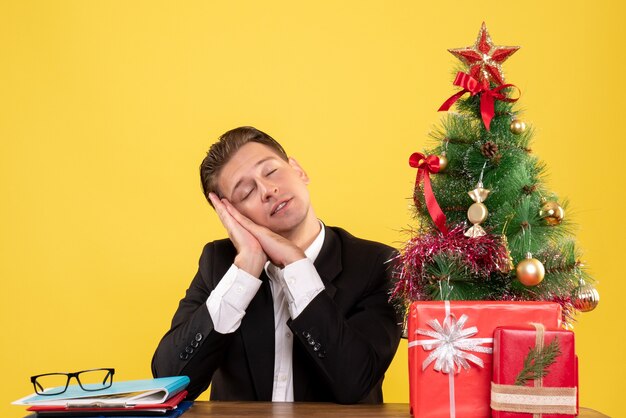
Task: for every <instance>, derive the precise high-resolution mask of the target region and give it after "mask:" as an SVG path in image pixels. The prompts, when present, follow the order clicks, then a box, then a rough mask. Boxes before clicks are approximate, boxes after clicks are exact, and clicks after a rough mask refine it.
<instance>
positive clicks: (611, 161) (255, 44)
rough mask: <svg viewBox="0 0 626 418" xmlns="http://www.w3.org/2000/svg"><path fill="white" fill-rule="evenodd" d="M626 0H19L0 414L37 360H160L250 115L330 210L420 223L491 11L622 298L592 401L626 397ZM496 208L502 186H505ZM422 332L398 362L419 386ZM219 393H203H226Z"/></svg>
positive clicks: (403, 396)
mask: <svg viewBox="0 0 626 418" xmlns="http://www.w3.org/2000/svg"><path fill="white" fill-rule="evenodd" d="M625 17H626V16H625V13H624V6H623V5H622V4H621V2H618V1H613V2H610V1H604V0H600V1H594V2H583V1H551V2H547V1H526V2H517V3H511V2H499V1H486V2H452V1H446V2H420V1H413V0H407V1H393V2H390V1H389V2H383V1H380V2H373V1H351V2H335V1H322V2H310V3H304V2H291V1H284V2H267V1H264V2H252V1H250V2H243V1H238V2H223V1H222V2H217V1H213V2H209V1H206V2H156V1H143V2H139V1H101V2H96V1H72V2H70V1H66V2H58V1H36V2H35V1H2V2H1V6H0V54H1V65H0V103H1V104H0V141H1V142H0V146H1V148H0V197H1V201H0V202H1V203H0V278H1V283H2V289H1V298H2V299H1V300H0V309H1V311H0V312H1V319H0V320H1V321H2V324H1V330H2V344H1V348H0V350H1V351H0V353H1V363H0V382H1V383H0V386H1V388H2V390H1V395H0V416H2V417H20V416H22V415H24V412H23V408H21V407H16V406H11V405H9V402H10V401H12V400H15V399H17V398H19V397H21V396H24V395H26V394H28V393H30V392H32V386H31V385H30V383H29V380H28V377H29V376H30V375H32V374H36V373H43V372H48V371H74V370H81V369H83V368H91V367H115V368H116V369H117V374H116V378H117V379H118V380H123V379H136V378H146V377H149V376H150V359H151V356H152V353H153V350H154V348H155V347H156V344H157V342H158V340H159V339H160V337H161V336H162V334H163V333H164V332H165V331H166V330H167V329H168V326H169V321H170V319H171V316H172V314H173V312H174V310H175V308H176V306H177V303H178V300H179V299H180V298H181V297H182V295H183V292H184V290H185V289H186V287H187V285H188V284H189V282H190V280H191V278H192V276H193V275H194V273H195V271H196V267H197V260H198V257H199V255H200V251H201V249H202V246H203V244H204V243H205V242H207V241H209V240H213V239H216V238H220V237H223V236H224V231H223V229H222V227H221V226H220V224H219V223H218V221H217V218H216V216H215V215H214V213H213V212H212V210H211V209H210V207H209V206H208V204H207V203H206V202H205V201H204V200H203V197H202V194H201V192H200V185H199V180H198V165H199V163H200V161H201V159H202V158H203V156H204V153H205V151H206V149H207V148H208V146H209V144H210V143H211V142H212V141H213V140H214V139H215V138H217V136H218V135H219V134H221V133H222V132H224V131H226V130H228V129H230V128H233V127H235V126H239V125H243V124H250V125H254V126H257V127H258V128H260V129H263V130H265V131H267V132H268V133H270V134H271V135H273V136H275V137H276V138H277V139H279V140H280V141H281V142H282V143H283V144H284V145H285V147H286V149H287V151H288V152H289V153H290V154H292V155H293V156H295V157H296V158H297V159H298V160H299V161H300V163H301V164H302V165H303V166H304V167H305V168H306V169H307V170H308V172H309V175H310V177H311V178H312V180H313V182H312V184H311V193H312V196H313V201H314V202H315V209H316V211H317V213H318V215H319V217H320V218H321V219H323V220H324V221H325V222H326V223H327V224H330V225H342V226H344V227H345V228H347V229H348V230H350V231H352V232H353V233H354V234H356V235H359V236H362V237H366V238H369V239H374V240H379V241H383V242H386V243H389V244H392V245H395V246H399V245H401V243H402V242H403V241H404V240H406V238H407V236H406V235H403V234H402V233H401V232H400V230H401V229H402V228H405V227H407V226H409V225H411V222H412V221H411V219H410V216H409V210H408V204H409V203H410V200H409V197H410V196H411V193H412V190H413V182H414V178H415V172H414V170H413V169H411V168H410V167H408V164H407V159H408V156H409V155H410V154H411V153H412V152H414V151H417V150H421V149H423V148H424V147H426V146H427V145H428V137H427V133H428V131H429V130H430V129H431V127H432V126H433V125H435V124H436V123H437V122H438V121H439V119H440V117H441V114H438V113H437V112H436V109H437V108H438V106H439V105H440V104H441V103H442V102H443V101H444V100H445V99H446V98H447V97H448V96H450V95H451V94H452V93H453V92H454V91H455V89H454V88H453V86H452V85H451V81H452V70H453V68H454V67H455V66H456V62H455V59H454V58H453V57H452V56H451V55H450V54H449V53H448V52H446V49H447V48H454V47H463V46H466V45H469V44H472V43H473V41H474V39H475V37H476V34H477V33H478V29H479V27H480V24H481V22H482V21H483V20H485V21H486V22H487V25H488V28H489V31H490V33H491V35H492V38H493V40H494V41H495V43H496V44H499V45H521V46H522V49H521V50H520V51H519V52H517V53H516V54H515V55H513V56H512V57H511V58H510V59H509V61H507V63H505V65H504V69H505V74H506V78H507V81H509V82H512V83H514V84H516V85H517V86H518V87H519V88H520V89H521V91H522V94H523V95H522V98H521V100H520V102H519V103H520V105H521V106H522V107H523V108H524V109H526V113H525V117H524V118H525V119H526V120H527V121H528V122H529V123H530V124H531V125H532V126H533V127H534V128H535V129H536V134H535V145H534V147H533V149H534V151H535V152H536V153H537V154H538V155H539V156H540V157H541V158H542V159H543V160H544V161H545V162H546V163H547V165H548V168H549V172H550V177H549V186H550V187H551V189H553V190H555V191H556V192H558V193H559V194H560V196H562V197H564V198H565V197H567V198H569V199H570V201H571V209H570V210H569V211H568V213H567V216H569V217H571V218H572V219H574V220H575V221H576V222H577V223H578V224H579V226H580V228H579V230H578V233H577V234H578V235H577V236H578V239H579V245H580V246H581V248H583V249H584V251H585V260H586V261H587V263H588V266H589V268H590V271H591V272H592V274H593V275H594V276H595V277H596V278H597V280H599V284H598V286H597V287H598V289H599V291H600V293H601V295H602V301H601V304H600V306H599V307H598V309H596V310H595V311H594V312H592V313H589V314H585V315H582V316H580V317H579V323H578V325H577V326H576V337H577V350H578V354H579V356H580V402H581V404H582V405H584V406H587V407H592V408H595V409H599V410H601V411H604V412H605V413H607V414H610V415H612V416H618V415H620V412H621V411H623V410H624V409H625V408H624V406H623V405H624V400H623V394H624V393H625V392H626V385H625V383H624V381H625V380H626V376H625V375H626V366H624V356H623V355H624V353H625V352H626V350H625V339H624V331H625V327H624V319H623V315H624V311H623V310H622V308H623V307H624V298H625V295H626V287H625V285H624V280H625V279H624V274H623V269H622V268H621V267H620V264H621V262H623V261H624V255H623V250H624V247H623V245H622V243H623V241H624V237H626V230H625V228H624V223H625V222H624V213H623V211H624V203H625V200H624V181H625V180H626V176H625V175H624V155H625V151H626V147H625V145H624V124H625V123H626V120H625V118H624V116H623V114H622V112H623V107H624V106H623V101H624V95H623V92H624V86H623V77H621V75H622V74H623V72H624V41H625V40H626V37H625V36H624V35H625V30H624V26H625V25H624V18H625ZM487 206H488V204H487ZM406 363H407V360H406V342H403V343H402V345H401V346H400V349H399V351H398V355H397V358H396V360H395V361H394V364H393V365H392V367H391V369H390V371H389V373H388V375H387V379H386V383H385V397H386V400H387V401H389V402H408V382H407V365H406ZM206 396H207V395H204V396H203V397H206Z"/></svg>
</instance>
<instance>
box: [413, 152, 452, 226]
mask: <svg viewBox="0 0 626 418" xmlns="http://www.w3.org/2000/svg"><path fill="white" fill-rule="evenodd" d="M409 165H410V166H411V167H413V168H417V176H416V177H415V187H417V186H418V185H419V184H420V182H422V181H423V182H424V198H425V200H426V207H427V208H428V213H429V214H430V217H431V218H432V219H433V221H434V222H435V225H437V228H439V230H440V231H441V232H443V233H444V234H447V233H448V228H447V227H446V215H444V213H443V211H442V210H441V208H440V207H439V204H438V203H437V199H435V194H434V193H433V188H432V186H431V184H430V173H438V172H439V157H438V156H436V155H429V156H428V157H426V156H425V155H424V154H421V153H419V152H415V153H413V154H412V155H411V157H410V158H409Z"/></svg>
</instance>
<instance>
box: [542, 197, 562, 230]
mask: <svg viewBox="0 0 626 418" xmlns="http://www.w3.org/2000/svg"><path fill="white" fill-rule="evenodd" d="M539 216H541V217H542V218H543V219H544V220H545V221H546V222H547V223H548V225H553V226H554V225H558V224H560V223H561V222H563V218H564V217H565V210H564V209H563V208H562V207H561V206H560V205H559V204H558V203H556V202H546V203H544V204H543V206H541V209H540V210H539Z"/></svg>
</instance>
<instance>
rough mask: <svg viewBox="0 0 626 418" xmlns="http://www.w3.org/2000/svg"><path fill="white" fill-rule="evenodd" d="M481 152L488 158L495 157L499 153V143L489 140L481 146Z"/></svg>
mask: <svg viewBox="0 0 626 418" xmlns="http://www.w3.org/2000/svg"><path fill="white" fill-rule="evenodd" d="M480 152H481V154H483V155H484V156H485V157H486V158H493V157H495V156H496V155H497V154H498V145H496V143H495V142H493V141H487V142H485V143H484V144H483V145H482V146H481V147H480Z"/></svg>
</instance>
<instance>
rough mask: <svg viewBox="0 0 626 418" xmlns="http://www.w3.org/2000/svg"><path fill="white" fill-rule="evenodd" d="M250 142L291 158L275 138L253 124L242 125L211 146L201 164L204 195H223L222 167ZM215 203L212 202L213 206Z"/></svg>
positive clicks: (207, 196) (287, 158)
mask: <svg viewBox="0 0 626 418" xmlns="http://www.w3.org/2000/svg"><path fill="white" fill-rule="evenodd" d="M248 142H258V143H259V144H263V145H267V146H268V147H270V148H271V149H273V150H274V151H275V152H276V154H278V156H279V157H280V158H282V159H283V160H285V161H288V160H289V157H287V153H286V152H285V150H284V149H283V147H282V145H280V144H279V143H278V142H276V140H275V139H274V138H272V137H271V136H269V135H268V134H266V133H265V132H262V131H259V130H258V129H256V128H253V127H252V126H241V127H239V128H235V129H232V130H230V131H228V132H226V133H225V134H223V135H222V136H220V138H219V140H218V141H217V142H215V143H214V144H213V145H211V147H210V148H209V151H208V152H207V154H206V157H205V158H204V160H202V164H200V180H201V182H202V191H203V192H204V197H205V198H206V199H207V200H208V201H209V203H211V201H210V200H209V193H211V192H213V193H215V194H217V195H218V196H220V197H222V194H221V193H220V191H219V190H218V188H217V177H218V176H219V174H220V171H221V170H222V167H224V165H225V164H226V163H227V162H228V161H229V160H230V159H231V157H232V156H233V155H234V154H235V153H236V152H237V151H238V150H239V148H241V147H242V146H244V145H246V144H247V143H248ZM212 205H213V204H211V206H212Z"/></svg>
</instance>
